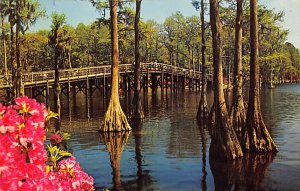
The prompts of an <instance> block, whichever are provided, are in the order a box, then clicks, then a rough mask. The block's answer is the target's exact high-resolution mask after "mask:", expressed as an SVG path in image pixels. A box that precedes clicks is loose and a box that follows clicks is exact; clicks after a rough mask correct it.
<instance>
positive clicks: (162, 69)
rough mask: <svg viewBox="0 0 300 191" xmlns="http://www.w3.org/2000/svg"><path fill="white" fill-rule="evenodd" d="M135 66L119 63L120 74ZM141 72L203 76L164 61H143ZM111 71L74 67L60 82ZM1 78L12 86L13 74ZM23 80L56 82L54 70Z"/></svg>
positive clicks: (63, 72)
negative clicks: (163, 62)
mask: <svg viewBox="0 0 300 191" xmlns="http://www.w3.org/2000/svg"><path fill="white" fill-rule="evenodd" d="M133 70H134V67H133V65H132V64H121V65H119V71H120V74H127V73H128V74H130V73H133ZM141 72H142V73H143V74H145V73H149V74H151V73H158V74H160V73H165V74H173V75H179V76H186V77H187V78H195V79H200V78H201V72H199V71H194V70H188V69H184V68H179V67H176V66H171V65H167V64H162V63H142V64H141ZM110 73H111V66H110V65H107V66H95V67H86V68H73V69H63V70H60V82H66V81H79V80H82V79H86V78H87V77H104V76H106V77H109V76H110ZM0 79H6V80H1V81H0V88H8V87H11V86H12V80H11V75H9V76H7V77H6V78H5V76H0ZM210 79H211V75H208V80H210ZM22 82H23V84H24V86H25V87H26V86H34V85H41V84H46V83H49V84H53V83H54V70H51V71H42V72H31V73H24V74H23V76H22Z"/></svg>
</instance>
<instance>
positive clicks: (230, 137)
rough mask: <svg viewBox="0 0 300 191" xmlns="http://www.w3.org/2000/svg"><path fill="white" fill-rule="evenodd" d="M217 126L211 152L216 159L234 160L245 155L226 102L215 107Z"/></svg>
mask: <svg viewBox="0 0 300 191" xmlns="http://www.w3.org/2000/svg"><path fill="white" fill-rule="evenodd" d="M215 115H216V117H215V127H214V129H213V130H212V140H211V145H210V148H209V154H210V156H212V157H213V158H215V159H221V160H234V159H237V158H239V157H242V156H243V151H242V148H241V146H240V143H239V141H238V139H237V136H236V134H235V132H234V129H233V127H232V125H231V122H230V120H229V117H228V113H227V111H226V106H225V103H224V102H222V103H221V104H220V107H215Z"/></svg>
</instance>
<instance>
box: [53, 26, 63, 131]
mask: <svg viewBox="0 0 300 191" xmlns="http://www.w3.org/2000/svg"><path fill="white" fill-rule="evenodd" d="M53 38H54V42H55V43H54V62H55V63H54V65H55V68H54V85H53V96H54V112H55V113H57V114H58V117H57V119H56V121H55V130H56V131H59V130H60V108H61V107H60V87H59V63H58V62H59V56H60V52H59V50H58V47H57V46H58V45H57V38H58V28H55V30H54V37H53Z"/></svg>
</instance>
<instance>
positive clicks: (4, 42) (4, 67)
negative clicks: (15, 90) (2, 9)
mask: <svg viewBox="0 0 300 191" xmlns="http://www.w3.org/2000/svg"><path fill="white" fill-rule="evenodd" d="M1 27H2V38H3V39H2V45H3V62H4V63H3V64H4V66H3V74H4V77H5V79H6V80H8V79H7V77H8V70H7V50H6V38H5V30H4V16H3V15H1Z"/></svg>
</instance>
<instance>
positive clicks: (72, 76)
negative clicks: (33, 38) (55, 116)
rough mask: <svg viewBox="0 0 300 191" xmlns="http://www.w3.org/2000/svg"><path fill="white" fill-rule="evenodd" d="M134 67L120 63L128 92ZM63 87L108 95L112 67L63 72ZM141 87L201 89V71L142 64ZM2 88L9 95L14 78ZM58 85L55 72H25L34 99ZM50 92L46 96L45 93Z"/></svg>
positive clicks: (8, 78) (0, 85) (65, 90)
mask: <svg viewBox="0 0 300 191" xmlns="http://www.w3.org/2000/svg"><path fill="white" fill-rule="evenodd" d="M133 71H134V66H133V65H132V64H120V65H119V72H120V87H121V88H122V89H123V90H124V91H130V90H131V88H132V87H133ZM59 75H60V84H61V89H62V93H65V94H66V95H69V93H70V91H71V88H73V94H75V95H76V93H78V92H79V91H82V92H84V93H85V94H92V93H93V92H94V90H95V89H102V90H103V92H104V94H105V92H106V90H108V89H109V86H110V75H111V66H110V65H106V66H96V67H87V68H73V69H63V70H60V74H59ZM141 77H142V78H141V85H142V87H143V88H144V89H146V90H148V87H151V88H152V89H154V90H155V89H156V88H158V87H161V88H162V89H163V88H174V89H177V88H184V89H185V88H189V89H191V90H198V89H200V81H201V80H200V79H201V72H199V71H194V70H188V69H184V68H180V67H176V66H172V65H167V64H162V63H142V64H141ZM0 78H1V79H6V80H1V82H0V89H5V90H7V94H9V92H10V89H12V80H11V75H9V76H0ZM207 79H208V81H211V80H212V75H210V74H209V75H208V77H207ZM53 84H54V71H42V72H31V73H24V74H23V76H22V85H23V86H24V88H25V89H31V92H32V95H31V96H32V97H36V96H38V95H42V96H44V97H47V95H49V88H51V86H52V85H53ZM45 92H46V93H45Z"/></svg>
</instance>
